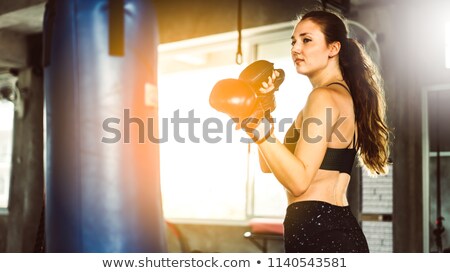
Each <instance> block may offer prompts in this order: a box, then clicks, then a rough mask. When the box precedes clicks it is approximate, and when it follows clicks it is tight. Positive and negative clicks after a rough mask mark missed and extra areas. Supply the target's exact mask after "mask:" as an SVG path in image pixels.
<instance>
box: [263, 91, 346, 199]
mask: <svg viewBox="0 0 450 273" xmlns="http://www.w3.org/2000/svg"><path fill="white" fill-rule="evenodd" d="M331 92H332V90H331V89H328V88H317V89H315V90H313V91H312V92H311V94H310V95H309V97H308V100H307V102H306V105H305V108H304V109H303V122H302V126H301V131H300V138H299V140H298V143H297V147H296V149H295V153H294V154H292V153H291V152H290V151H289V150H288V149H287V148H286V147H285V146H284V145H283V144H282V143H281V142H280V141H278V140H277V139H275V141H274V140H273V139H272V140H271V141H264V142H262V143H261V144H259V145H258V148H259V153H260V155H261V156H262V157H263V159H264V161H265V163H266V165H267V167H268V169H269V170H271V171H272V173H273V174H274V175H275V177H276V178H277V179H278V181H279V182H280V183H281V184H282V185H283V186H284V187H285V188H286V189H287V190H288V191H289V192H290V193H291V194H292V195H293V196H300V195H302V194H303V193H304V192H305V191H306V190H307V189H308V188H309V185H310V184H311V181H312V180H313V179H314V176H315V175H316V172H317V170H318V169H319V167H320V165H321V163H322V160H323V157H324V156H325V152H326V149H327V139H329V137H330V136H331V133H332V127H333V125H334V124H335V123H336V121H337V120H338V118H339V111H338V108H337V107H336V104H335V102H334V100H333V98H332V96H331ZM300 122H301V121H300ZM258 129H260V126H259V127H258ZM260 162H261V161H260Z"/></svg>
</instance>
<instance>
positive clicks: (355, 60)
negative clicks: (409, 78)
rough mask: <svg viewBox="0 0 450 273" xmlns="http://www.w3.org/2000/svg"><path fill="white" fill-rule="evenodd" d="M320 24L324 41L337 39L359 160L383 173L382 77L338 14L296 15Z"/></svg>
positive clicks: (386, 138)
mask: <svg viewBox="0 0 450 273" xmlns="http://www.w3.org/2000/svg"><path fill="white" fill-rule="evenodd" d="M300 19H301V20H302V21H303V20H311V21H312V22H314V23H316V24H318V25H319V26H320V27H321V30H322V32H323V33H324V35H325V40H326V42H327V44H330V43H332V42H336V41H338V42H340V44H341V49H340V52H339V66H340V68H341V72H342V75H343V77H344V81H345V82H346V83H347V85H348V86H349V88H350V91H351V95H352V98H353V105H354V111H355V118H356V124H357V132H358V140H357V142H356V148H357V149H358V151H359V156H360V160H361V161H362V163H363V164H364V166H365V167H366V168H367V169H368V170H369V171H370V172H372V173H377V174H380V173H386V172H387V169H386V166H387V163H388V156H389V155H388V154H389V128H388V126H387V125H386V104H385V100H384V90H383V85H382V78H381V75H380V73H379V71H378V68H377V66H376V65H375V64H374V63H373V62H372V60H371V59H370V57H369V56H368V55H367V53H366V51H365V50H364V48H363V47H362V46H361V44H360V43H359V42H358V41H356V40H354V39H350V38H347V35H348V31H347V27H346V25H345V23H344V20H343V19H341V18H340V17H339V16H338V15H336V14H334V13H332V12H327V11H310V12H308V13H306V14H304V15H303V16H301V18H300Z"/></svg>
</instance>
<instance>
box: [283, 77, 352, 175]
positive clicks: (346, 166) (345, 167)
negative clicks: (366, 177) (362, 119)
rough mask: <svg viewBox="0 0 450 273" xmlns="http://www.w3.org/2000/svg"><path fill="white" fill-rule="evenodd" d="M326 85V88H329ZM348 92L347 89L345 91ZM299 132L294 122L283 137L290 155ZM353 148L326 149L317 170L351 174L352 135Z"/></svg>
mask: <svg viewBox="0 0 450 273" xmlns="http://www.w3.org/2000/svg"><path fill="white" fill-rule="evenodd" d="M331 84H339V85H341V86H343V87H344V88H345V89H347V87H346V86H345V85H343V84H341V83H338V82H334V83H330V84H329V85H331ZM329 85H328V86H329ZM347 91H348V89H347ZM299 131H300V130H299V129H297V128H295V122H294V123H292V125H291V127H290V128H289V130H288V131H287V133H286V136H285V137H284V146H286V148H288V150H289V151H290V152H291V153H294V151H295V147H296V146H297V141H298V139H299V138H300V132H299ZM352 143H353V148H348V147H347V148H342V149H337V148H327V151H326V153H325V156H324V158H323V161H322V164H321V165H320V167H319V169H322V170H331V171H339V172H340V173H347V174H349V175H350V174H351V173H352V169H353V163H354V161H355V156H356V149H355V134H353V141H352ZM350 144H351V143H350ZM349 146H350V145H349Z"/></svg>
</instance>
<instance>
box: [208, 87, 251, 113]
mask: <svg viewBox="0 0 450 273" xmlns="http://www.w3.org/2000/svg"><path fill="white" fill-rule="evenodd" d="M256 102H257V96H256V94H255V93H254V92H253V90H252V88H251V87H250V86H249V85H248V83H246V82H244V81H241V80H237V79H224V80H220V81H218V82H217V83H216V84H215V85H214V87H213V89H212V91H211V94H210V95H209V104H210V105H211V106H212V107H213V108H214V109H216V110H217V111H219V112H222V113H225V114H227V115H228V116H230V117H231V118H233V119H240V120H241V119H245V118H247V117H249V116H251V115H252V113H253V112H254V111H255V108H256V106H257V103H256Z"/></svg>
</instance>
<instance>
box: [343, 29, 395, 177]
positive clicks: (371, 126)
mask: <svg viewBox="0 0 450 273" xmlns="http://www.w3.org/2000/svg"><path fill="white" fill-rule="evenodd" d="M341 50H342V52H341V53H340V54H339V65H340V68H341V71H342V74H343V77H344V80H345V82H346V83H347V84H348V86H349V88H350V90H351V94H352V98H353V104H354V112H355V119H356V124H357V132H358V140H357V142H356V148H357V150H358V151H359V155H360V161H361V163H362V164H363V165H364V166H365V167H366V168H367V169H368V170H369V171H370V172H371V173H376V174H380V173H383V174H384V173H387V168H386V167H387V163H388V156H389V155H388V154H389V145H388V139H389V129H388V127H387V125H386V111H385V109H386V104H385V100H384V90H383V87H382V79H381V76H380V73H379V71H378V68H377V66H376V65H375V64H374V63H373V62H372V60H371V59H370V58H369V56H368V55H367V53H366V52H365V50H364V49H363V48H362V46H361V44H360V43H358V42H357V41H356V40H354V39H350V38H349V39H346V41H344V42H343V45H341Z"/></svg>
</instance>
